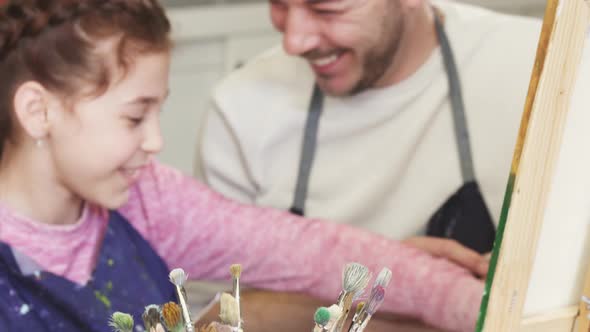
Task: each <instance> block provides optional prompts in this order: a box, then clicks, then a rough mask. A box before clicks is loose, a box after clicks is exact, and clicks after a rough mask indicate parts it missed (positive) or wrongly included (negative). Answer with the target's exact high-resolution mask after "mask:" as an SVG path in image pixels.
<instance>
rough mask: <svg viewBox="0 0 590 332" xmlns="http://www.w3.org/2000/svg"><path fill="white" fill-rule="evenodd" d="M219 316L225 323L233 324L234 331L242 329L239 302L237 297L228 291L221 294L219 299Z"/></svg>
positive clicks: (238, 331) (237, 331) (239, 331)
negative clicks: (239, 325) (239, 324)
mask: <svg viewBox="0 0 590 332" xmlns="http://www.w3.org/2000/svg"><path fill="white" fill-rule="evenodd" d="M219 318H220V319H221V322H222V323H223V324H226V325H229V326H231V330H232V331H236V332H241V331H242V328H241V327H238V323H239V321H240V316H239V315H238V304H237V302H236V299H235V298H234V297H233V296H231V295H230V294H228V293H223V294H221V299H220V300H219Z"/></svg>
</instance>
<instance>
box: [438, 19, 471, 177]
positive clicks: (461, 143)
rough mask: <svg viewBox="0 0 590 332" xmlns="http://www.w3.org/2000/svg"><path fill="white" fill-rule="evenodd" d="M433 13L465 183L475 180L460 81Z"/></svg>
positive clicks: (441, 27)
mask: <svg viewBox="0 0 590 332" xmlns="http://www.w3.org/2000/svg"><path fill="white" fill-rule="evenodd" d="M434 13H435V14H434V24H435V27H436V34H437V36H438V41H439V43H440V48H441V53H442V57H443V61H444V65H445V71H446V72H447V79H448V82H449V96H450V98H451V109H452V111H453V124H454V128H455V137H456V140H457V149H458V150H459V161H460V162H461V176H462V177H463V183H467V182H471V181H473V180H475V171H474V170H473V159H472V155H471V144H470V141H469V130H468V128H467V119H466V116H465V105H464V104H463V96H462V93H461V81H460V79H459V72H458V71H457V66H456V64H455V56H454V54H453V50H452V49H451V43H450V42H449V39H448V37H447V34H446V33H445V28H444V26H443V24H442V22H441V20H440V17H439V15H438V11H437V10H436V9H435V10H434Z"/></svg>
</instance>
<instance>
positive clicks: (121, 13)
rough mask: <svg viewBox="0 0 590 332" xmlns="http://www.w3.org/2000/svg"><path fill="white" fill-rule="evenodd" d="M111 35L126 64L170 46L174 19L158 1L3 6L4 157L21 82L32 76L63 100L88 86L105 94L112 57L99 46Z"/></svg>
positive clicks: (71, 0)
mask: <svg viewBox="0 0 590 332" xmlns="http://www.w3.org/2000/svg"><path fill="white" fill-rule="evenodd" d="M109 38H116V40H117V44H116V49H115V50H116V51H117V52H116V54H115V58H114V59H115V61H116V63H117V64H118V65H120V66H121V67H122V68H127V66H128V65H129V64H130V62H131V60H132V58H133V56H135V55H137V54H141V53H148V52H160V51H168V50H169V49H170V47H171V41H170V22H169V21H168V19H167V17H166V14H165V12H164V9H163V8H162V7H161V5H160V4H159V3H158V1H157V0H12V1H9V2H8V3H6V4H5V5H3V6H0V157H2V151H3V148H4V145H5V144H6V143H7V142H8V141H9V140H12V139H15V137H14V136H15V128H14V127H15V121H14V116H13V111H12V100H13V98H14V94H15V92H16V90H17V88H18V86H20V84H22V83H24V82H26V81H30V80H33V81H36V82H39V83H40V84H41V85H43V86H44V87H45V88H46V89H48V90H50V91H52V92H55V93H59V94H61V95H62V96H63V97H64V98H74V97H78V96H79V95H80V93H82V91H81V90H80V87H84V86H86V87H88V86H91V87H92V88H93V89H92V93H95V94H100V93H101V92H104V91H105V90H106V89H107V88H108V86H109V84H110V83H111V72H112V68H110V66H109V63H112V61H113V57H112V56H110V54H105V52H102V53H101V52H99V51H98V50H97V46H98V42H99V41H102V40H107V39H109ZM84 93H88V91H85V92H84Z"/></svg>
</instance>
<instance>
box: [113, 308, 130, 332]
mask: <svg viewBox="0 0 590 332" xmlns="http://www.w3.org/2000/svg"><path fill="white" fill-rule="evenodd" d="M134 325H135V323H134V322H133V316H131V315H129V314H126V313H123V312H118V311H117V312H115V313H113V314H112V315H111V319H110V321H109V326H110V327H112V328H113V331H114V332H133V327H134Z"/></svg>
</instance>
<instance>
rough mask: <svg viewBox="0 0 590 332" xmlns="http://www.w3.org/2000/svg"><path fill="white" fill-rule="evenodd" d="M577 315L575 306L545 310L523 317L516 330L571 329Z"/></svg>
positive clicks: (548, 330)
mask: <svg viewBox="0 0 590 332" xmlns="http://www.w3.org/2000/svg"><path fill="white" fill-rule="evenodd" d="M577 316H578V308H577V307H576V306H572V307H568V308H564V309H558V310H554V311H550V312H545V313H542V314H539V315H535V316H532V317H529V318H526V319H524V320H523V322H522V325H521V328H520V330H518V332H560V331H572V329H573V327H574V323H575V320H576V317H577ZM584 332H586V331H584Z"/></svg>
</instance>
